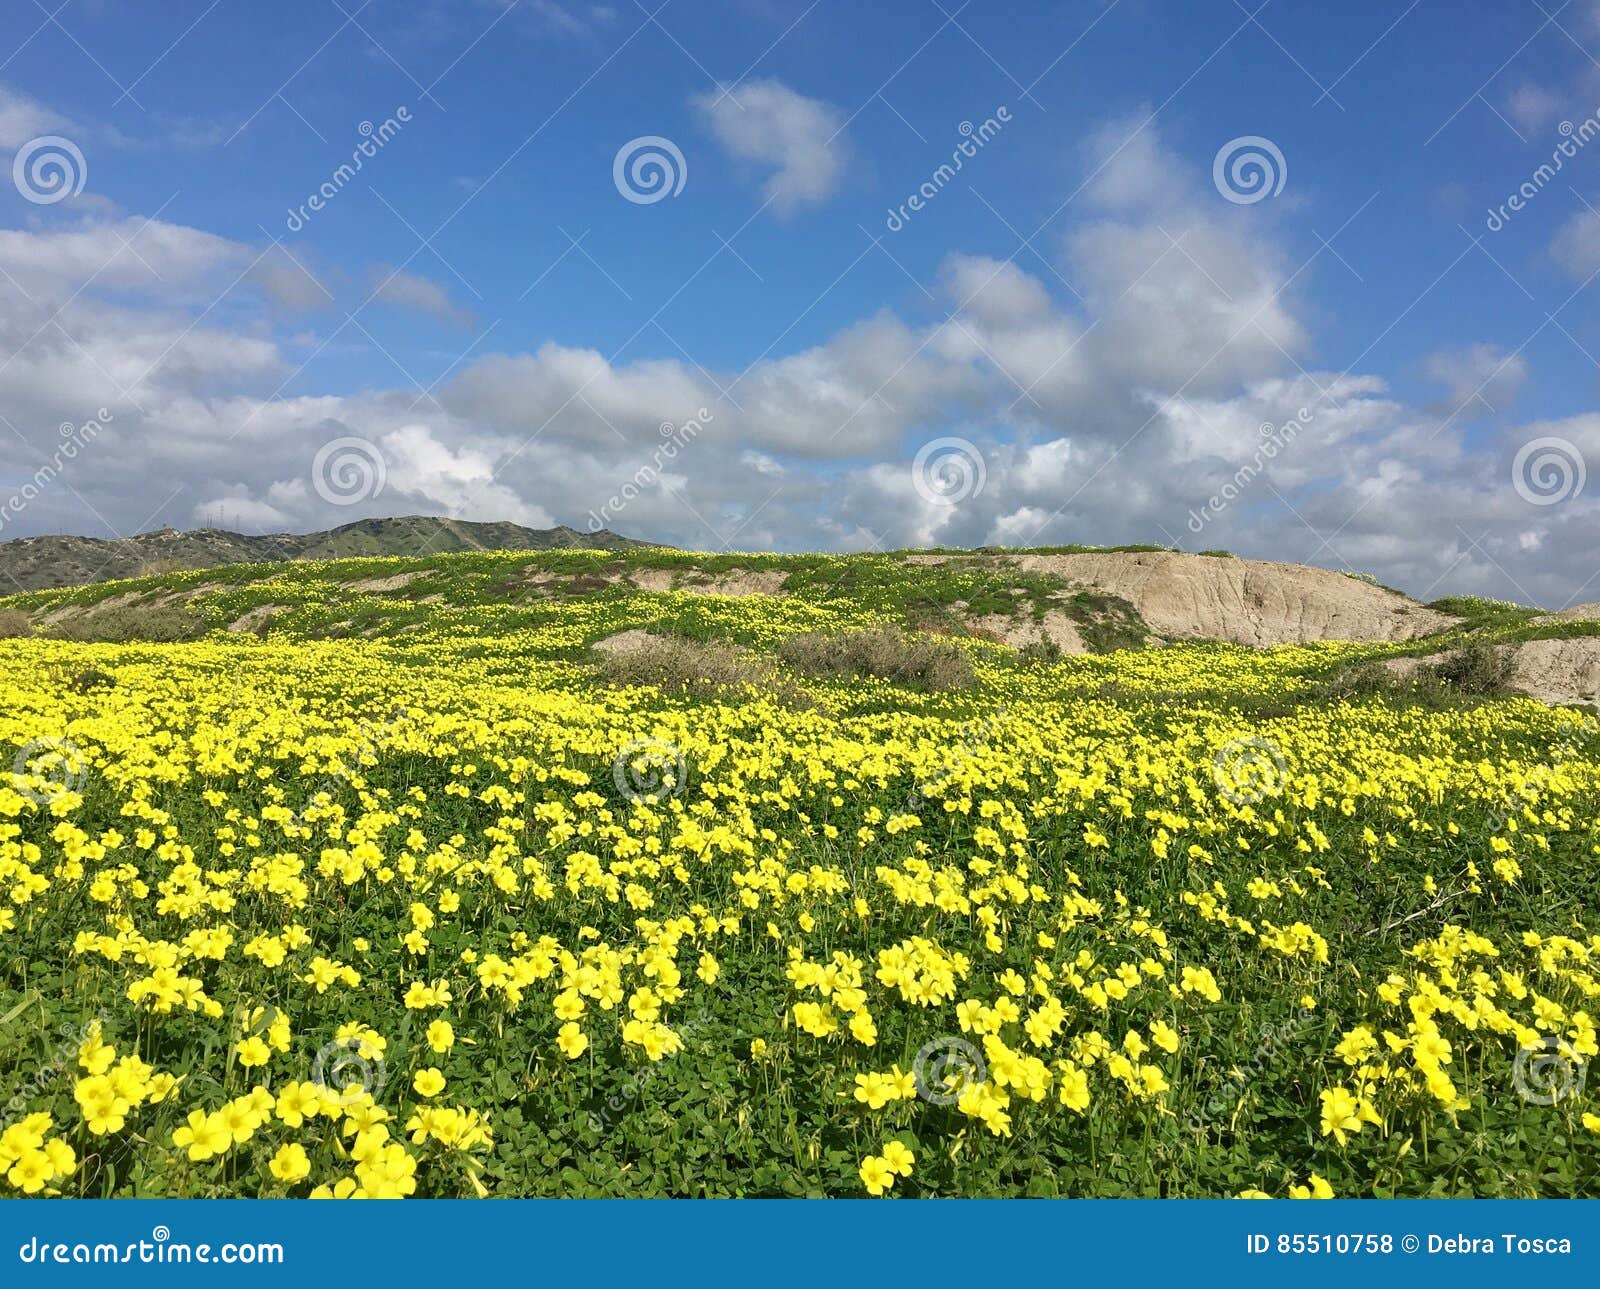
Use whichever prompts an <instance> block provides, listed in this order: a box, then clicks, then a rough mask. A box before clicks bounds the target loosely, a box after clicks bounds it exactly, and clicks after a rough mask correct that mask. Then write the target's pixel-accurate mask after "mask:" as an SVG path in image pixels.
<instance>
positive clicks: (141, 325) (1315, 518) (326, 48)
mask: <svg viewBox="0 0 1600 1289" xmlns="http://www.w3.org/2000/svg"><path fill="white" fill-rule="evenodd" d="M59 4H60V0H49V3H48V4H38V5H34V4H30V3H13V4H12V5H11V6H9V7H8V11H9V13H10V15H11V16H10V21H9V22H8V23H7V25H6V31H5V34H4V36H3V37H0V59H3V60H4V61H3V62H0V150H3V151H4V152H5V153H6V154H7V159H8V161H9V160H20V161H21V162H22V163H23V165H22V167H21V170H20V171H18V170H15V169H14V167H13V166H12V165H7V167H6V169H7V170H8V171H13V174H12V179H13V182H12V183H11V184H9V185H3V186H0V270H3V273H0V362H4V364H5V365H4V366H3V367H0V414H3V415H4V416H5V418H6V423H5V424H4V425H0V524H3V526H0V537H6V538H9V537H14V536H26V535H30V534H34V533H39V532H48V531H75V532H82V533H88V534H91V535H97V536H119V535H126V534H128V533H131V532H133V531H136V530H139V529H142V528H148V527H154V526H159V525H161V524H163V523H169V524H172V525H174V526H178V527H189V526H193V525H196V524H199V523H205V522H218V521H223V522H226V523H227V524H228V526H232V527H239V528H245V529H249V530H252V531H274V530H284V529H308V528H313V527H321V526H326V525H329V524H334V523H339V522H347V521H348V520H350V519H354V518H359V517H361V516H364V515H368V514H398V513H411V512H418V511H421V512H428V513H439V514H454V515H457V516H460V517H465V518H474V519H497V518H508V519H516V520H519V521H521V522H527V523H534V524H543V523H553V522H565V523H570V524H572V525H574V526H575V527H580V528H581V527H586V526H592V524H593V523H594V522H595V518H596V517H598V518H599V519H602V520H603V521H604V522H606V523H607V524H608V525H609V526H611V527H613V528H615V529H617V530H619V531H622V532H626V533H629V534H630V535H636V536H643V537H647V538H653V539H656V540H661V541H666V542H670V543H672V544H675V545H682V546H692V547H697V548H710V549H719V548H722V547H724V546H726V547H729V548H732V549H769V548H775V549H789V550H796V549H866V548H872V547H885V548H887V547H895V546H904V545H922V544H951V545H975V544H981V543H1003V544H1034V543H1045V542H1050V543H1057V542H1069V541H1073V542H1123V541H1154V542H1163V543H1171V544H1179V545H1182V546H1184V547H1185V548H1186V549H1200V548H1205V547H1228V548H1231V549H1233V550H1235V551H1237V552H1238V553H1240V554H1246V555H1252V556H1257V557H1262V558H1281V559H1288V560H1297V561H1298V560H1306V561H1310V562H1314V563H1319V564H1325V565H1328V566H1331V567H1347V568H1350V569H1353V570H1359V571H1364V572H1372V573H1374V574H1376V575H1378V576H1379V577H1381V578H1382V579H1383V580H1384V581H1386V582H1389V583H1391V584H1394V585H1398V586H1401V587H1403V588H1404V589H1406V590H1408V591H1411V592H1413V593H1416V594H1425V595H1428V596H1430V597H1432V596H1437V595H1442V594H1446V593H1454V592H1475V593H1484V594H1493V595H1503V596H1508V597H1510V598H1516V599H1521V600H1529V601H1537V602H1541V603H1546V604H1550V605H1552V606H1559V605H1561V604H1563V603H1565V602H1567V601H1568V600H1570V599H1571V598H1572V597H1574V596H1577V597H1578V598H1579V599H1587V600H1594V599H1600V579H1595V580H1591V579H1592V578H1594V575H1595V573H1596V560H1595V556H1594V552H1595V551H1596V550H1600V540H1597V539H1600V511H1597V509H1596V502H1595V498H1596V496H1597V495H1600V479H1596V480H1594V481H1593V482H1590V481H1588V480H1587V471H1588V466H1589V464H1590V463H1591V462H1594V463H1596V465H1597V466H1600V411H1597V406H1596V403H1597V382H1596V375H1597V373H1596V363H1595V358H1594V355H1596V354H1600V314H1597V312H1596V309H1595V307H1594V291H1595V290H1596V289H1597V288H1596V287H1595V286H1594V285H1593V284H1592V277H1593V276H1594V274H1595V273H1596V272H1597V271H1600V215H1597V214H1596V211H1595V208H1596V207H1597V206H1600V135H1596V137H1595V138H1594V141H1593V142H1592V143H1590V142H1588V135H1589V131H1588V130H1586V129H1585V127H1584V124H1583V123H1584V122H1585V121H1590V122H1591V123H1593V128H1594V129H1595V130H1600V121H1597V120H1596V119H1595V114H1596V113H1597V111H1600V62H1597V61H1596V59H1597V58H1600V4H1596V3H1595V0H1568V2H1567V3H1566V4H1564V5H1563V4H1558V3H1557V2H1556V0H1539V2H1538V3H1537V4H1536V3H1533V0H1499V2H1498V3H1487V2H1485V3H1446V2H1445V0H1418V2H1417V3H1415V4H1413V3H1410V0H1391V2H1390V3H1377V2H1375V0H1374V2H1368V3H1347V4H1342V5H1338V6H1309V5H1302V4H1290V3H1288V0H1271V2H1269V3H1266V4H1261V3H1260V0H1241V2H1240V3H1234V2H1233V0H1226V2H1217V0H1190V2H1188V3H1158V2H1156V0H1116V2H1115V3H1109V2H1107V0H1071V2H1068V3H1058V4H1013V3H1001V4H978V3H971V4H968V5H967V6H965V7H960V6H958V4H957V3H956V2H955V0H920V2H915V3H913V2H906V3H900V2H897V0H891V2H889V3H879V4H873V5H856V4H846V3H843V2H842V0H819V2H818V3H816V4H808V3H804V2H800V3H790V2H788V0H784V2H779V0H725V2H715V3H713V2H704V3H691V2H690V0H670V2H669V3H667V4H665V5H659V4H658V0H647V3H646V5H644V6H641V5H638V4H626V5H624V4H612V5H607V6H597V5H592V4H581V3H571V4H565V3H563V4H557V3H554V0H521V2H520V3H516V4H509V3H506V2H505V0H454V2H450V3H446V2H445V0H433V2H429V3H409V4H401V3H397V2H395V0H371V2H370V3H367V4H365V5H362V4H361V3H360V0H291V2H290V3H282V4H275V5H272V6H259V5H247V4H245V3H243V0H218V2H217V3H215V4H212V3H210V0H173V2H171V3H163V4H153V3H151V4H113V3H110V2H109V0H68V3H67V4H65V5H64V6H61V7H59V8H58V7H57V6H58V5H59ZM385 122H389V123H390V127H388V128H387V129H386V128H385V127H384V123H385ZM984 122H989V127H987V128H985V127H984ZM363 123H367V124H368V126H370V127H371V128H373V129H374V130H376V131H377V133H378V134H379V135H382V134H384V133H387V134H388V135H389V137H388V138H387V139H386V141H385V142H384V143H383V144H382V146H381V148H380V147H377V146H376V145H373V144H371V143H370V142H369V144H368V147H369V150H371V152H372V155H370V156H366V157H363V159H362V163H361V168H360V171H359V173H353V174H347V175H346V176H345V177H344V178H335V172H337V171H338V170H339V168H340V166H341V165H342V164H344V163H346V162H348V161H350V160H351V157H352V154H353V153H355V151H356V149H357V145H358V144H360V143H361V142H362V140H363V138H366V137H367V136H366V135H365V134H364V133H363V129H364V128H366V127H364V125H363ZM963 123H967V126H968V127H971V128H974V129H976V130H977V137H979V138H983V142H982V144H981V147H980V146H978V145H977V144H974V143H971V142H970V141H969V143H968V148H969V150H970V152H971V155H968V156H964V157H963V158H962V163H961V168H960V171H959V173H949V174H947V176H946V177H945V178H940V177H939V176H938V175H937V174H936V172H937V171H938V169H939V167H940V166H941V164H943V163H945V162H948V161H950V160H951V158H952V154H953V153H955V152H956V150H957V148H958V145H960V144H961V143H962V141H963V139H964V138H966V137H967V136H966V135H965V134H964V133H963V130H964V125H963ZM1568 131H1570V133H1568ZM985 135H987V137H984V136H985ZM643 137H652V138H659V139H664V140H667V141H668V142H669V144H670V147H671V149H672V150H673V154H674V155H672V156H670V157H669V162H670V164H671V166H672V167H673V169H674V171H675V172H676V178H681V187H679V186H678V185H677V183H676V179H675V181H674V183H673V185H672V187H673V189H674V191H673V192H671V193H669V194H667V195H664V196H661V197H660V199H659V200H653V201H641V200H629V199H628V195H626V194H624V193H623V192H622V191H620V190H619V187H618V184H617V183H616V182H615V181H614V162H615V161H616V159H617V157H618V154H619V150H623V149H625V148H626V147H627V145H629V144H630V142H631V141H633V140H637V139H640V138H643ZM41 139H44V140H65V141H66V142H67V143H69V144H70V145H71V146H72V148H73V149H75V150H76V154H75V155H73V154H70V153H69V154H68V155H67V157H66V164H67V167H68V173H69V180H68V183H69V187H70V188H73V189H76V187H77V183H78V181H80V180H81V182H82V187H81V191H74V192H73V193H72V194H71V195H68V196H66V197H64V198H63V199H61V200H49V199H48V198H50V197H53V196H55V194H54V193H53V192H49V191H44V190H43V189H35V190H33V191H31V192H30V191H26V189H28V187H29V184H30V183H33V182H34V179H30V178H29V174H28V171H27V164H26V163H28V162H30V161H38V160H39V159H40V158H46V159H48V156H49V154H50V152H51V148H52V146H54V147H56V148H57V149H58V150H59V144H57V145H49V144H45V145H40V146H38V147H35V146H34V145H35V144H37V143H38V141H39V140H41ZM1241 139H1247V140H1248V139H1257V140H1261V141H1264V142H1263V143H1261V144H1248V143H1247V144H1238V145H1237V149H1239V150H1242V151H1243V152H1245V153H1247V154H1248V153H1254V154H1255V155H1257V156H1261V157H1265V158H1266V163H1267V165H1268V167H1269V169H1270V172H1271V173H1270V176H1269V179H1268V189H1269V190H1270V191H1268V192H1267V193H1266V194H1265V195H1260V199H1259V200H1252V198H1254V197H1256V196H1257V195H1258V194H1257V193H1255V192H1254V191H1249V190H1243V189H1236V190H1234V191H1231V192H1229V191H1224V188H1226V187H1227V181H1226V171H1224V172H1223V182H1222V183H1221V184H1220V185H1219V182H1218V181H1217V179H1216V177H1215V169H1214V167H1215V164H1216V163H1217V161H1218V158H1219V153H1221V154H1222V158H1223V160H1224V162H1225V161H1226V159H1227V156H1228V155H1229V153H1228V151H1227V150H1228V148H1229V146H1230V145H1232V144H1235V143H1236V141H1238V140H1241ZM1563 141H1566V145H1567V154H1565V155H1562V154H1559V152H1558V150H1559V149H1560V147H1561V145H1562V144H1563ZM1553 155H1561V166H1560V170H1559V173H1556V172H1554V171H1553V170H1551V171H1548V172H1546V173H1545V174H1543V175H1542V176H1536V172H1537V171H1538V168H1539V167H1540V166H1541V165H1542V164H1545V163H1548V162H1551V160H1552V157H1553ZM79 158H81V162H80V161H79ZM680 158H681V164H680V160H679V159H680ZM19 173H20V175H21V177H20V178H19V177H18V174H19ZM1251 173H1252V172H1250V171H1248V170H1247V171H1246V172H1245V178H1246V179H1248V178H1249V176H1250V174H1251ZM35 178H36V179H37V180H38V182H39V183H40V184H42V185H45V186H46V187H47V186H48V181H49V180H50V178H51V172H50V171H49V170H48V169H46V170H45V171H41V172H40V173H39V175H37V176H35ZM330 181H331V182H332V187H331V189H330V191H331V194H332V195H331V196H329V197H328V198H327V200H326V201H325V202H323V203H322V205H323V208H322V209H320V210H304V211H302V215H301V216H300V217H298V218H292V217H291V212H292V211H295V210H298V209H301V208H302V207H303V206H304V204H305V203H306V202H307V199H308V197H310V196H311V195H312V194H313V193H315V192H316V191H317V190H318V189H319V187H321V186H322V185H324V184H325V183H330ZM924 185H928V187H927V188H926V189H924ZM1524 185H1530V188H1529V192H1530V194H1531V195H1529V196H1527V197H1526V198H1525V199H1524V198H1520V197H1519V198H1518V203H1517V204H1518V205H1520V206H1521V207H1522V209H1520V210H1506V211H1505V212H1503V214H1502V215H1501V217H1499V218H1496V219H1490V217H1489V216H1490V212H1491V211H1492V210H1500V209H1501V208H1502V206H1503V204H1504V203H1505V202H1506V201H1507V199H1508V197H1510V196H1511V195H1512V194H1515V193H1517V192H1518V190H1519V189H1520V188H1522V187H1523V186H1524ZM919 189H924V190H925V191H929V192H930V193H931V195H930V196H929V197H928V198H927V199H926V200H925V201H923V202H922V203H921V204H922V206H923V208H922V209H920V210H911V209H909V208H906V210H905V212H904V214H903V217H898V218H893V219H891V218H890V212H891V211H896V210H900V209H901V208H902V207H904V206H905V204H906V203H907V201H908V199H909V198H910V197H912V195H913V194H915V193H917V192H918V191H919ZM632 195H633V196H634V197H638V196H639V195H640V194H638V193H634V194H632ZM644 195H646V196H651V195H654V194H651V193H646V194H644ZM41 197H43V198H45V199H43V200H41ZM1491 224H1494V225H1498V227H1495V228H1491V227H1490V225H1491ZM891 226H892V227H891ZM102 408H103V409H105V416H104V417H101V418H100V419H99V420H98V421H97V425H100V426H101V428H98V429H95V430H93V431H92V433H91V434H90V435H89V436H84V435H82V434H79V435H78V436H77V437H79V438H86V441H85V442H83V443H82V444H81V445H78V446H81V450H75V451H74V452H73V454H72V456H71V458H70V459H63V458H62V453H61V450H60V449H61V445H62V443H63V442H67V441H69V440H70V439H71V438H72V436H71V435H66V434H63V433H62V430H61V428H60V427H61V426H62V425H71V426H81V424H82V423H83V422H84V421H85V420H86V418H91V417H97V416H98V415H99V412H100V409H102ZM702 408H703V409H704V410H705V415H704V416H703V417H702V415H701V409H702ZM1301 412H1303V413H1304V416H1303V417H1302V419H1301V421H1300V422H1297V423H1296V426H1295V428H1293V429H1292V430H1291V431H1289V432H1287V433H1285V432H1284V431H1282V429H1281V428H1280V429H1278V430H1274V431H1273V432H1272V433H1263V432H1262V429H1261V427H1262V426H1278V427H1281V426H1282V425H1283V424H1284V423H1286V422H1288V421H1291V420H1294V418H1295V417H1296V415H1297V413H1301ZM686 422H688V423H690V424H689V427H688V429H687V430H683V429H682V428H681V427H683V426H684V425H685V423H686ZM663 423H669V424H671V425H672V426H676V427H680V429H679V432H677V433H675V434H670V435H663V434H662V433H661V432H660V429H659V427H660V426H661V425H662V424H663ZM351 441H354V446H352V445H351ZM664 443H670V444H671V446H672V452H671V454H670V456H664V454H663V451H662V446H663V444H664ZM329 444H336V445H338V446H336V447H335V448H333V449H331V455H330V452H325V451H323V449H325V448H327V447H328V445H329ZM929 444H937V445H938V447H937V448H936V449H935V450H934V451H933V453H932V454H931V455H930V454H929V453H928V452H924V451H923V449H924V448H926V447H927V445H929ZM1264 444H1270V445H1271V446H1270V453H1269V454H1268V455H1266V456H1264V455H1263V450H1262V449H1263V445H1264ZM1529 445H1532V446H1531V447H1530V446H1529ZM1525 448H1526V449H1527V451H1525V452H1524V449H1525ZM351 454H354V458H353V459H354V462H355V467H356V468H355V476H354V479H355V481H354V482H352V481H351V480H350V479H335V480H333V481H332V482H330V481H329V479H328V478H326V477H324V476H326V475H327V473H328V472H329V471H330V470H335V469H336V467H337V463H338V460H339V458H340V457H341V456H350V455H351ZM919 454H920V455H919ZM941 460H942V461H943V462H944V466H943V467H941V466H940V464H939V462H940V461H941ZM41 470H42V471H44V474H43V475H42V476H41V473H40V472H41ZM1241 472H1242V473H1241ZM169 494H171V495H170V496H169ZM7 495H11V498H12V499H11V501H10V502H9V503H7V502H6V501H5V498H6V497H7Z"/></svg>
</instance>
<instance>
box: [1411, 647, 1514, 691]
mask: <svg viewBox="0 0 1600 1289" xmlns="http://www.w3.org/2000/svg"><path fill="white" fill-rule="evenodd" d="M1430 670H1431V671H1432V673H1433V675H1434V676H1436V677H1437V678H1438V679H1439V680H1440V681H1442V682H1443V683H1444V684H1446V685H1449V686H1450V688H1452V689H1454V690H1455V691H1456V692H1458V693H1462V694H1472V695H1474V696H1476V697H1483V698H1490V697H1495V696H1499V695H1504V694H1509V693H1510V692H1511V678H1512V675H1513V674H1514V673H1515V671H1516V655H1515V654H1513V653H1512V651H1511V650H1510V649H1504V648H1497V647H1496V646H1494V645H1492V644H1489V643H1487V642H1486V641H1482V640H1472V641H1469V642H1468V643H1466V644H1464V645H1462V646H1461V647H1460V648H1459V649H1456V650H1454V651H1452V652H1451V653H1448V654H1446V655H1445V656H1444V657H1443V658H1442V659H1441V660H1440V661H1439V662H1437V663H1435V664H1434V665H1433V667H1432V668H1430Z"/></svg>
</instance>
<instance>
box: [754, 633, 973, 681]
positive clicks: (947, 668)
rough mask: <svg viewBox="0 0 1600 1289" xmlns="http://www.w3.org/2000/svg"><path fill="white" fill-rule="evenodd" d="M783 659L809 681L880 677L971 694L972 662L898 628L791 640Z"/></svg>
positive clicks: (782, 648) (780, 650)
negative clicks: (969, 690)
mask: <svg viewBox="0 0 1600 1289" xmlns="http://www.w3.org/2000/svg"><path fill="white" fill-rule="evenodd" d="M778 655H779V656H780V657H781V658H782V659H783V660H784V661H785V662H786V663H788V664H789V665H790V666H791V667H793V668H794V669H795V670H796V671H798V672H801V673H802V674H804V675H807V676H822V677H826V678H829V679H837V680H852V679H860V678H862V677H866V676H874V677H877V678H878V679H880V680H887V681H890V682H891V683H893V684H896V685H904V686H906V687H907V688H910V689H929V690H933V689H970V688H972V686H973V685H975V684H976V683H977V677H976V675H974V674H973V670H972V662H971V660H970V659H969V658H968V657H967V655H966V654H964V653H962V652H961V651H960V650H959V649H957V648H955V647H954V646H952V645H947V644H942V643H939V642H937V641H934V640H930V639H928V638H926V637H918V636H909V635H907V634H906V633H905V632H903V631H899V630H896V629H895V628H892V627H884V628H881V629H878V630H874V631H847V632H844V633H842V634H838V635H834V634H829V633H826V632H808V633H807V634H805V635H798V636H790V637H789V638H788V639H787V640H784V641H783V642H782V643H781V644H779V646H778Z"/></svg>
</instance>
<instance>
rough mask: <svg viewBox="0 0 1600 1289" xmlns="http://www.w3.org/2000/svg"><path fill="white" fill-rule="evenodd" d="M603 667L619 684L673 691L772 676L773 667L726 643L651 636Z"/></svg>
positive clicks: (705, 688) (608, 659)
mask: <svg viewBox="0 0 1600 1289" xmlns="http://www.w3.org/2000/svg"><path fill="white" fill-rule="evenodd" d="M600 671H601V673H602V674H603V675H604V676H605V678H606V679H607V680H609V681H610V682H611V683H612V684H614V685H655V686H657V687H658V688H660V689H663V690H666V691H667V692H669V693H696V694H703V693H709V692H711V691H713V690H717V689H726V688H729V687H732V686H737V685H756V684H760V683H762V682H763V681H765V680H767V679H768V678H769V676H770V669H769V668H764V667H762V666H761V665H760V663H759V660H758V659H755V658H753V657H751V655H750V654H749V653H748V652H746V651H745V650H743V649H741V648H739V647H738V646H737V645H732V644H728V643H727V642H726V641H721V640H711V641H700V640H686V639H683V638H681V637H678V636H650V637H648V638H647V639H645V640H641V641H640V642H639V643H638V644H636V645H634V646H633V647H632V648H629V649H625V650H621V651H618V652H616V653H608V654H606V655H605V656H604V658H603V659H602V661H601V663H600Z"/></svg>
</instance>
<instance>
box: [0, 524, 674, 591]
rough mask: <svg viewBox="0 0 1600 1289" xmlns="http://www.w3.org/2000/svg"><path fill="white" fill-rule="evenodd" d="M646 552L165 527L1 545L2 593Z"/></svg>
mask: <svg viewBox="0 0 1600 1289" xmlns="http://www.w3.org/2000/svg"><path fill="white" fill-rule="evenodd" d="M640 545H643V543H641V542H636V541H634V540H633V539H631V538H628V537H620V536H618V535H617V534H616V533H613V532H608V531H606V530H604V529H602V530H601V531H600V532H597V533H580V532H578V531H577V530H576V529H573V528H566V527H561V528H524V527H522V526H521V525H520V524H508V523H488V524H479V523H468V522H466V521H465V520H458V519H443V518H436V517H434V516H431V515H405V516H401V517H399V518H395V519H361V520H357V521H356V522H355V523H352V524H344V525H342V526H341V527H338V528H331V529H328V530H327V531H325V532H316V533H265V534H253V533H235V532H229V531H228V530H226V529H222V528H197V529H194V530H193V531H191V532H180V531H178V530H177V529H174V528H162V529H159V530H158V531H156V532H151V533H140V534H139V535H138V536H136V537H125V538H120V539H115V540H110V541H107V540H103V539H101V538H96V537H72V536H51V537H19V538H16V539H14V540H12V541H8V542H0V587H4V588H7V589H10V590H17V591H39V590H46V589H50V588H54V587H64V586H83V585H86V584H89V583H95V582H109V581H115V580H119V579H122V578H130V577H139V576H142V575H145V574H149V573H162V572H179V571H182V570H186V569H198V568H219V567H222V566H224V565H228V564H268V563H275V562H277V561H281V560H310V559H351V558H358V557H366V556H386V555H410V556H422V555H433V554H445V553H448V552H452V551H469V550H491V551H500V550H530V551H540V550H556V549H567V548H592V549H597V550H625V549H627V548H629V547H632V546H640Z"/></svg>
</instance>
